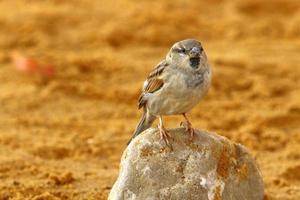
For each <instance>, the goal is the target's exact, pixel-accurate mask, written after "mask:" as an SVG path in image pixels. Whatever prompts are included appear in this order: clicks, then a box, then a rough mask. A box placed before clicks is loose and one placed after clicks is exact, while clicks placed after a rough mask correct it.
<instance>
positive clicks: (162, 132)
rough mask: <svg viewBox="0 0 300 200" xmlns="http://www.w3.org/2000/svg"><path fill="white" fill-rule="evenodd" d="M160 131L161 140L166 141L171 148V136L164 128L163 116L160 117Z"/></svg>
mask: <svg viewBox="0 0 300 200" xmlns="http://www.w3.org/2000/svg"><path fill="white" fill-rule="evenodd" d="M158 129H159V133H160V138H161V139H163V140H164V141H165V143H166V145H167V146H170V147H171V144H170V142H169V138H171V136H170V135H169V133H168V131H167V130H166V128H165V127H164V123H163V119H162V116H161V115H160V116H159V124H158Z"/></svg>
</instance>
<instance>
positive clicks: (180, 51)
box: [177, 49, 186, 54]
mask: <svg viewBox="0 0 300 200" xmlns="http://www.w3.org/2000/svg"><path fill="white" fill-rule="evenodd" d="M177 52H178V53H182V54H184V53H185V52H186V51H185V49H177Z"/></svg>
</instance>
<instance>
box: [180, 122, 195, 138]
mask: <svg viewBox="0 0 300 200" xmlns="http://www.w3.org/2000/svg"><path fill="white" fill-rule="evenodd" d="M180 126H182V127H184V128H185V131H186V132H188V133H189V134H190V136H191V139H193V137H194V134H195V129H194V128H193V127H192V124H191V122H189V121H184V122H181V123H180Z"/></svg>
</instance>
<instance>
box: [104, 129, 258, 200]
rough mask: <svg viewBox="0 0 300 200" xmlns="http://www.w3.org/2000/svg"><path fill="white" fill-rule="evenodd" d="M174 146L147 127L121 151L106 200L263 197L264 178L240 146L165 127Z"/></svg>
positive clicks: (245, 199) (242, 199)
mask: <svg viewBox="0 0 300 200" xmlns="http://www.w3.org/2000/svg"><path fill="white" fill-rule="evenodd" d="M169 131H170V134H171V135H172V137H173V138H174V140H173V141H172V147H173V150H171V149H170V148H168V147H166V145H165V144H164V142H163V141H161V140H160V137H159V133H158V130H157V129H148V130H146V131H145V132H144V133H142V134H141V135H139V136H138V137H136V138H135V139H134V140H133V141H132V142H131V144H130V145H129V146H128V147H127V149H126V150H125V151H124V153H123V156H122V160H121V169H120V174H119V177H118V179H117V181H116V182H115V184H114V186H113V188H112V190H111V192H110V195H109V200H123V199H126V200H127V199H128V200H160V199H161V200H163V199H166V200H167V199H168V200H169V199H172V200H177V199H178V200H183V199H187V200H193V199H197V200H221V199H223V200H229V199H230V200H262V199H263V195H264V190H263V181H262V177H261V174H260V171H259V169H258V167H257V164H256V162H255V160H254V159H253V158H252V157H251V156H250V155H249V153H248V151H247V150H246V149H245V147H243V146H242V145H240V144H235V143H233V142H231V141H229V140H228V139H226V138H224V137H222V136H219V135H216V134H212V133H208V132H205V131H199V130H197V131H196V134H195V137H194V140H193V141H191V140H190V138H189V136H188V134H186V133H185V131H184V129H172V130H169Z"/></svg>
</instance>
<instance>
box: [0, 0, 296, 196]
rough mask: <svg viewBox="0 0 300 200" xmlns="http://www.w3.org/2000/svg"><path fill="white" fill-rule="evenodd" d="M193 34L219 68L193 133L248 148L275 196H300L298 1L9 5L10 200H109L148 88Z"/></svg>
mask: <svg viewBox="0 0 300 200" xmlns="http://www.w3.org/2000/svg"><path fill="white" fill-rule="evenodd" d="M185 38H196V39H198V40H200V41H201V42H202V44H203V46H204V48H205V50H206V53H207V55H208V57H209V60H210V63H211V65H212V68H213V80H212V87H211V89H210V91H209V94H208V96H207V97H206V98H205V99H204V100H203V101H202V102H201V104H199V106H197V107H196V108H195V109H194V110H193V111H192V113H191V114H190V119H191V121H192V122H193V124H194V126H195V127H197V128H201V129H207V130H209V131H212V132H217V133H219V134H220V135H224V136H226V137H228V138H229V139H231V140H233V141H235V142H240V143H242V144H243V145H245V146H247V147H248V148H249V149H250V151H251V153H252V154H253V155H254V156H255V157H256V159H257V161H258V163H259V165H260V167H261V171H262V174H263V176H264V182H265V187H266V194H265V199H267V200H270V199H276V200H283V199H284V200H298V199H300V151H299V149H300V103H299V102H300V56H299V55H300V54H299V53H300V2H299V1H298V0H272V1H271V0H264V1H263V0H231V1H229V0H211V1H204V0H202V1H196V0H195V1H184V0H168V1H158V0H154V1H142V2H141V1H136V0H118V1H102V0H101V1H97V0H73V1H67V0H43V1H40V0H1V1H0V106H1V108H0V200H8V199H14V200H16V199H35V200H44V199H47V200H49V199H50V200H52V199H53V200H58V199H97V200H98V199H100V200H104V199H106V198H107V194H108V192H109V190H110V189H111V186H112V184H113V182H114V181H115V179H116V177H117V174H118V167H119V160H120V157H121V154H122V152H123V150H124V149H125V148H126V143H127V141H128V139H129V138H130V136H131V135H132V132H133V130H134V128H135V126H136V124H137V122H138V119H139V117H140V114H141V111H139V110H138V109H137V99H138V96H139V93H140V90H141V86H142V83H143V81H144V80H145V78H146V77H147V75H148V73H149V72H150V71H151V69H152V68H153V67H154V66H155V65H156V64H157V63H159V62H160V60H162V59H163V58H164V57H165V55H166V53H167V51H168V50H169V48H170V47H171V45H172V44H173V43H174V42H176V41H178V40H182V39H185ZM180 120H181V118H178V117H169V118H167V127H178V126H179V123H180Z"/></svg>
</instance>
